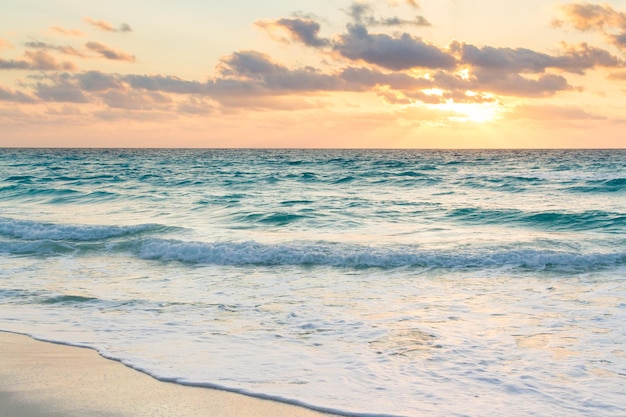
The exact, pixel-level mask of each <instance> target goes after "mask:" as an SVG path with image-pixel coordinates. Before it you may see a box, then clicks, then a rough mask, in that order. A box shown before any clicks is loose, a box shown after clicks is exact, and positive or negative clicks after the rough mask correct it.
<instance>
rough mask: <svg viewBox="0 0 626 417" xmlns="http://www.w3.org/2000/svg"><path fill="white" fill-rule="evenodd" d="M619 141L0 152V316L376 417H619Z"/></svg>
mask: <svg viewBox="0 0 626 417" xmlns="http://www.w3.org/2000/svg"><path fill="white" fill-rule="evenodd" d="M624 323H626V151H623V150H605V151H592V150H586V151H401V150H398V151H395V150H394V151H374V150H324V151H322V150H46V149H30V150H29V149H22V150H19V149H2V150H0V330H7V331H13V332H20V333H26V334H30V335H33V336H35V337H37V338H41V339H45V340H51V341H57V342H62V343H67V344H73V345H80V346H89V347H93V348H95V349H97V350H98V351H99V352H101V354H103V355H104V356H106V357H110V358H114V359H117V360H120V361H122V362H124V363H125V364H127V365H129V366H131V367H133V368H136V369H139V370H141V371H144V372H147V373H149V374H151V375H153V376H155V377H157V378H159V379H163V380H168V381H175V382H179V383H183V384H192V385H200V386H211V387H218V388H223V389H228V390H233V391H238V392H244V393H248V394H252V395H257V396H261V397H269V398H275V399H279V400H282V401H287V402H293V403H297V404H303V405H306V406H308V407H312V408H316V409H321V410H333V411H335V412H340V413H343V414H347V415H358V416H365V415H368V416H369V415H375V416H381V415H384V416H421V415H428V416H501V415H509V416H529V415H537V416H546V415H550V416H590V415H593V416H623V415H625V414H626V400H625V398H626V388H625V387H626V347H624V345H625V343H626V327H625V326H624Z"/></svg>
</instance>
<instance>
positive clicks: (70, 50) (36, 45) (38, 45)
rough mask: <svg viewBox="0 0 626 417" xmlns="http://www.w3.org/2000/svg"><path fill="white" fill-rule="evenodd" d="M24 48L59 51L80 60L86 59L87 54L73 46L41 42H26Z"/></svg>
mask: <svg viewBox="0 0 626 417" xmlns="http://www.w3.org/2000/svg"><path fill="white" fill-rule="evenodd" d="M24 46H26V47H28V48H33V49H43V50H48V51H57V52H60V53H62V54H66V55H73V56H77V57H80V58H85V57H86V56H85V54H84V53H83V52H82V51H80V50H78V49H76V48H74V47H73V46H69V45H52V44H49V43H46V42H40V41H30V42H26V43H24Z"/></svg>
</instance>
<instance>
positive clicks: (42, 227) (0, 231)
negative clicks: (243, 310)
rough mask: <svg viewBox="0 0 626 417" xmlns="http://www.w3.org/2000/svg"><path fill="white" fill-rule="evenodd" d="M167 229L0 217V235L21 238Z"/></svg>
mask: <svg viewBox="0 0 626 417" xmlns="http://www.w3.org/2000/svg"><path fill="white" fill-rule="evenodd" d="M168 229H172V228H170V227H167V226H163V225H159V224H139V225H131V226H101V225H73V224H55V223H40V222H35V221H30V220H14V219H7V218H1V217H0V236H4V237H9V238H14V239H22V240H43V241H47V240H48V241H98V240H106V239H110V238H117V237H124V236H132V235H137V234H142V233H151V232H152V233H153V232H164V231H167V230H168ZM12 243H13V244H15V245H16V246H17V247H21V246H20V244H19V243H20V242H12ZM22 243H23V242H22ZM44 243H45V244H46V245H50V244H51V243H52V242H47V243H46V242H42V243H41V244H44ZM57 243H58V242H57ZM22 246H24V245H22Z"/></svg>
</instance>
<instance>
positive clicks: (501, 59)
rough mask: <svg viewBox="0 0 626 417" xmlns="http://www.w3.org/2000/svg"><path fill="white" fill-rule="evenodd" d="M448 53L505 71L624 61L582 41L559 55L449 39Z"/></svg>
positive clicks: (580, 71)
mask: <svg viewBox="0 0 626 417" xmlns="http://www.w3.org/2000/svg"><path fill="white" fill-rule="evenodd" d="M450 50H451V51H452V53H454V54H455V55H457V56H458V59H459V61H460V63H462V64H466V65H470V66H472V67H475V68H480V69H483V70H491V71H499V72H508V73H542V72H545V70H546V69H547V68H556V69H560V70H563V71H567V72H572V73H576V74H583V73H584V71H585V70H587V69H591V68H594V67H597V66H602V67H621V66H623V65H624V62H623V61H622V60H621V59H619V58H617V57H616V56H614V55H611V54H610V53H609V52H608V51H605V50H603V49H600V48H595V47H592V46H589V45H588V44H586V43H583V44H580V45H577V46H573V47H566V50H565V51H564V52H565V53H564V54H562V55H557V56H554V55H548V54H544V53H541V52H536V51H533V50H530V49H526V48H516V49H512V48H494V47H491V46H485V47H482V48H479V47H476V46H474V45H470V44H466V43H461V42H456V41H455V42H452V43H451V44H450Z"/></svg>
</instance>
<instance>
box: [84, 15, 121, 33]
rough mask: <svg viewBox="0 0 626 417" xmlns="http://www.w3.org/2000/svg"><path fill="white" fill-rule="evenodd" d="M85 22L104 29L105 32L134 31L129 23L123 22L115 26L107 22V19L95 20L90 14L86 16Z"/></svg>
mask: <svg viewBox="0 0 626 417" xmlns="http://www.w3.org/2000/svg"><path fill="white" fill-rule="evenodd" d="M84 20H85V22H87V23H89V24H90V25H92V26H94V27H96V28H98V29H100V30H102V31H104V32H132V31H133V30H132V29H131V27H130V26H129V25H128V23H122V24H121V25H119V26H118V27H115V26H114V25H113V24H112V23H110V22H107V21H105V20H95V19H92V18H91V17H89V16H86V17H85V18H84Z"/></svg>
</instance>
